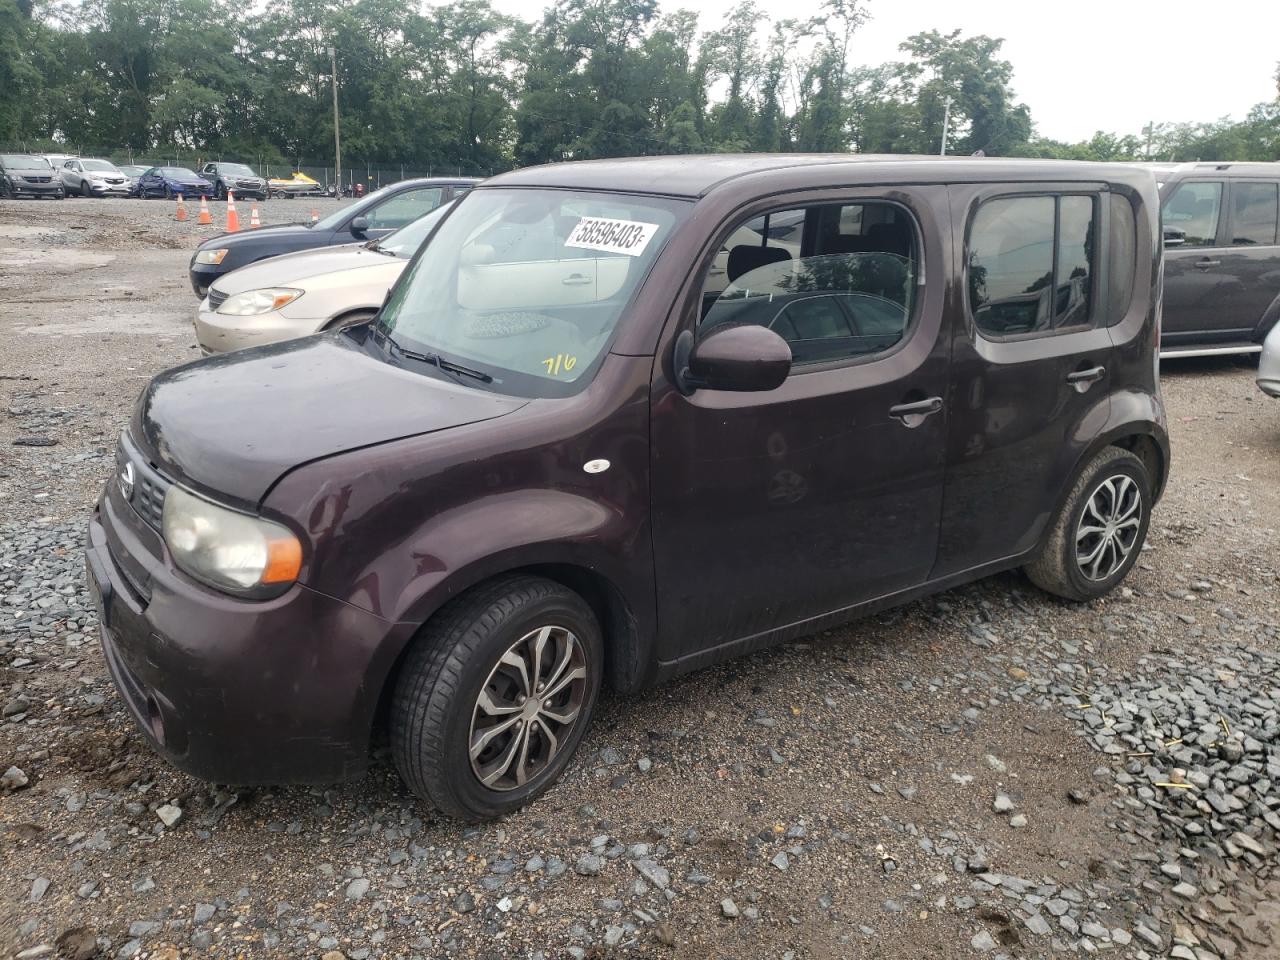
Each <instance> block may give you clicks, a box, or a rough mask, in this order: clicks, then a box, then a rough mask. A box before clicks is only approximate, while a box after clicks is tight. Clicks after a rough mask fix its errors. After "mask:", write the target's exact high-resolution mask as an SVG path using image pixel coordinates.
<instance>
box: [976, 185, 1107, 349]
mask: <svg viewBox="0 0 1280 960" xmlns="http://www.w3.org/2000/svg"><path fill="white" fill-rule="evenodd" d="M1097 245H1098V244H1097V201H1096V199H1095V198H1094V197H1093V196H1091V195H1067V196H1035V197H1001V198H998V199H995V200H989V201H988V202H986V203H984V204H983V205H982V206H981V207H980V208H979V209H978V213H977V215H976V216H975V217H974V219H973V225H972V226H971V227H970V230H969V240H968V258H969V309H970V310H971V311H972V313H973V317H974V321H975V322H976V323H977V325H978V329H980V330H981V331H982V332H983V333H986V334H989V335H992V336H1001V337H1003V336H1013V335H1018V334H1027V333H1047V332H1050V331H1052V330H1054V329H1058V328H1062V327H1077V326H1080V325H1082V324H1087V323H1089V322H1090V319H1091V317H1092V316H1093V278H1094V273H1095V272H1096V271H1095V264H1096V263H1097V257H1098V251H1097Z"/></svg>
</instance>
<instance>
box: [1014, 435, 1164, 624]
mask: <svg viewBox="0 0 1280 960" xmlns="http://www.w3.org/2000/svg"><path fill="white" fill-rule="evenodd" d="M1121 478H1128V480H1129V481H1132V484H1133V485H1134V487H1135V488H1136V496H1137V506H1136V509H1135V510H1134V513H1133V514H1129V513H1128V509H1129V507H1127V506H1126V504H1131V503H1132V501H1130V500H1128V499H1126V498H1125V497H1124V496H1123V495H1118V494H1117V493H1116V492H1115V491H1116V490H1117V489H1121V490H1124V491H1126V492H1127V491H1128V490H1129V486H1128V484H1127V483H1126V482H1125V481H1124V480H1123V479H1121ZM1107 483H1110V484H1111V488H1110V489H1111V493H1110V494H1108V493H1107V491H1106V490H1104V489H1103V486H1104V484H1107ZM1151 489H1152V483H1151V476H1150V474H1149V473H1148V472H1147V468H1146V465H1145V464H1144V463H1143V462H1142V460H1141V459H1139V458H1138V457H1137V456H1135V455H1134V454H1132V453H1130V452H1129V451H1128V450H1124V449H1122V448H1120V447H1107V448H1106V449H1104V450H1102V451H1100V452H1099V453H1098V455H1097V456H1095V457H1094V458H1093V460H1091V461H1090V462H1089V464H1088V465H1087V466H1086V467H1085V468H1084V470H1082V471H1081V473H1080V476H1079V477H1078V478H1077V479H1076V482H1075V485H1074V486H1073V487H1072V488H1071V493H1070V494H1068V495H1067V499H1066V502H1065V503H1064V504H1063V505H1062V509H1061V510H1060V511H1059V513H1058V515H1057V517H1055V518H1054V521H1053V524H1052V525H1051V526H1050V528H1049V533H1048V535H1047V537H1046V538H1045V542H1044V544H1043V545H1042V546H1041V548H1040V553H1039V554H1038V555H1037V557H1036V558H1035V559H1034V560H1033V561H1031V563H1029V564H1027V566H1026V567H1025V570H1026V573H1027V576H1028V577H1029V578H1030V579H1031V582H1032V583H1034V584H1035V585H1036V586H1038V587H1039V588H1040V589H1042V590H1045V591H1047V592H1049V593H1052V594H1056V595H1057V596H1059V597H1064V598H1066V599H1068V600H1094V599H1096V598H1098V597H1101V596H1104V595H1105V594H1107V593H1109V592H1110V591H1112V590H1114V589H1115V587H1116V586H1117V585H1118V584H1119V583H1120V581H1121V580H1123V579H1124V578H1125V576H1126V575H1127V574H1128V573H1129V570H1130V569H1131V568H1132V567H1133V565H1134V563H1135V562H1137V559H1138V556H1139V555H1140V554H1141V553H1142V545H1143V543H1145V542H1146V539H1147V527H1148V525H1149V524H1150V522H1151V505H1152V494H1151ZM1095 496H1097V497H1101V498H1102V499H1101V501H1097V500H1095V499H1094V498H1095ZM1117 497H1119V500H1120V502H1118V503H1116V506H1115V508H1114V509H1113V510H1111V511H1110V515H1111V516H1113V517H1120V518H1121V524H1122V525H1121V526H1120V527H1117V528H1116V529H1115V530H1114V533H1112V532H1111V531H1112V526H1111V524H1110V523H1108V522H1107V521H1106V519H1105V518H1103V519H1095V518H1098V517H1099V516H1100V514H1099V513H1097V512H1093V513H1091V514H1090V517H1089V521H1088V522H1087V523H1083V524H1082V518H1083V517H1084V516H1085V513H1086V510H1088V509H1089V506H1090V502H1091V501H1094V504H1095V509H1096V508H1097V505H1098V504H1099V503H1102V504H1103V509H1102V513H1107V512H1108V511H1107V509H1106V508H1105V503H1106V502H1107V501H1108V499H1110V500H1111V502H1116V500H1117ZM1131 516H1136V517H1137V521H1138V522H1137V525H1136V527H1133V526H1130V525H1129V520H1130V517H1131ZM1095 529H1096V530H1098V531H1107V532H1106V533H1103V532H1097V533H1094V532H1087V531H1090V530H1095ZM1130 533H1132V536H1133V539H1132V540H1129V539H1128V537H1129V535H1130ZM1108 536H1110V537H1111V539H1112V541H1113V544H1114V545H1113V546H1111V547H1107V546H1105V544H1103V541H1104V540H1105V539H1107V537H1108ZM1117 538H1119V539H1117ZM1126 543H1127V544H1128V548H1127V549H1124V545H1125V544H1126ZM1095 545H1097V548H1098V550H1099V551H1100V553H1099V554H1094V553H1093V549H1094V547H1095ZM1081 553H1083V554H1084V558H1083V559H1082V557H1081ZM1091 557H1098V558H1099V559H1097V561H1096V563H1094V564H1090V563H1089V558H1091ZM1116 561H1118V562H1116ZM1113 562H1114V566H1113ZM1090 566H1092V567H1093V568H1094V570H1093V572H1094V573H1095V574H1097V576H1090V575H1089V573H1088V572H1087V571H1086V569H1084V568H1085V567H1090Z"/></svg>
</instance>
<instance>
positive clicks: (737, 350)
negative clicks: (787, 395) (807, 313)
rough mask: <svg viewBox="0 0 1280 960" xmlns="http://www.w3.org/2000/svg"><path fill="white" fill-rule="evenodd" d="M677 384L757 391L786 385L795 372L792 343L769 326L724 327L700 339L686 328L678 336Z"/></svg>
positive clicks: (683, 388) (684, 387) (686, 391)
mask: <svg viewBox="0 0 1280 960" xmlns="http://www.w3.org/2000/svg"><path fill="white" fill-rule="evenodd" d="M674 361H675V375H676V386H677V387H678V388H679V390H680V392H681V393H683V394H684V395H685V396H688V395H689V394H691V393H693V391H694V390H698V389H704V390H731V391H733V392H735V393H754V392H763V391H766V390H774V389H776V388H778V387H780V386H782V384H783V382H785V381H786V379H787V375H788V374H789V373H791V347H789V346H788V345H787V341H785V340H783V339H782V337H780V336H778V335H777V334H776V333H774V332H773V331H772V330H770V329H768V328H767V327H759V326H756V325H754V324H742V325H740V326H733V327H722V328H720V329H718V330H713V331H712V332H711V333H710V334H709V335H708V336H707V337H706V339H705V340H702V341H701V342H697V341H696V340H695V339H694V335H693V331H692V330H686V331H685V332H684V333H682V334H680V336H679V338H678V339H677V340H676V348H675V355H674Z"/></svg>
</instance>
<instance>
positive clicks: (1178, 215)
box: [1162, 180, 1222, 247]
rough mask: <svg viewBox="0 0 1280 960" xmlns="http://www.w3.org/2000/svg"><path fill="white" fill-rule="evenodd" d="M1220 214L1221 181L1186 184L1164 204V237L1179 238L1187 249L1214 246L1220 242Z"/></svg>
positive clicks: (1175, 191) (1174, 192)
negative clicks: (1218, 240) (1218, 239)
mask: <svg viewBox="0 0 1280 960" xmlns="http://www.w3.org/2000/svg"><path fill="white" fill-rule="evenodd" d="M1221 211H1222V183H1221V181H1216V180H1214V181H1209V180H1206V181H1195V182H1191V183H1184V184H1182V185H1181V186H1179V187H1178V188H1177V189H1176V190H1174V191H1173V196H1171V197H1170V198H1169V200H1168V202H1167V203H1166V204H1165V205H1164V209H1163V211H1162V213H1163V218H1164V228H1165V235H1166V236H1169V235H1170V234H1172V235H1173V236H1175V237H1177V238H1179V239H1180V240H1181V241H1182V243H1181V245H1182V246H1184V247H1212V246H1213V245H1214V244H1215V243H1217V237H1218V217H1219V215H1220V213H1221Z"/></svg>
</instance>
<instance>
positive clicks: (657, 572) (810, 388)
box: [88, 155, 1169, 819]
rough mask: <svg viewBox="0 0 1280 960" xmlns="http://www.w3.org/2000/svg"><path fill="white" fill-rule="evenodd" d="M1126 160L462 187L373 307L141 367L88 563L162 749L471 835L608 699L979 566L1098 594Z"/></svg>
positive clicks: (1142, 389)
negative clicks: (367, 790)
mask: <svg viewBox="0 0 1280 960" xmlns="http://www.w3.org/2000/svg"><path fill="white" fill-rule="evenodd" d="M1158 224H1159V221H1158V199H1157V193H1156V184H1155V181H1154V180H1153V178H1152V175H1151V173H1150V172H1149V171H1146V170H1141V169H1136V168H1134V167H1132V166H1123V165H1115V166H1110V165H1095V164H1080V163H1062V162H1052V161H1005V160H992V159H955V160H943V159H936V158H907V157H871V156H796V155H788V156H701V157H665V158H649V159H642V160H616V161H601V162H594V163H574V164H560V165H554V166H546V167H535V168H532V169H527V170H521V171H519V172H516V173H512V174H507V175H504V176H501V177H497V178H494V179H492V180H489V181H487V182H485V183H484V184H481V185H479V186H477V187H476V188H475V189H474V190H472V191H471V192H470V193H469V194H468V195H467V196H466V197H465V198H464V199H462V200H461V201H460V202H459V203H458V204H457V205H456V207H455V209H453V210H452V211H451V212H450V213H449V215H448V216H447V217H446V218H444V219H443V220H442V221H441V223H440V225H439V226H438V227H437V228H436V230H435V232H434V234H433V235H432V236H431V237H430V238H429V240H428V241H427V243H426V244H425V245H424V247H423V248H422V249H421V250H420V251H419V253H418V254H417V256H416V258H415V259H414V261H413V262H412V264H411V265H410V266H409V267H408V269H407V270H406V271H405V273H404V274H403V275H402V277H401V279H400V281H399V282H398V283H397V285H396V287H395V288H394V289H393V291H392V293H391V295H390V297H389V299H388V301H387V303H386V305H385V307H384V308H383V310H382V311H381V313H380V315H379V316H378V317H377V319H376V320H375V321H373V322H371V323H369V324H367V325H365V326H360V327H355V328H351V329H348V330H344V331H342V332H340V333H333V334H326V335H322V336H315V337H309V338H306V339H302V340H295V341H292V342H287V343H282V344H276V345H273V346H268V347H262V348H256V349H252V350H246V351H242V352H239V353H232V354H227V355H224V356H219V357H213V358H210V359H206V360H200V361H197V362H194V363H190V364H187V365H185V366H181V367H178V368H176V369H173V370H170V371H167V372H166V373H163V374H161V375H160V376H158V377H157V378H156V379H155V380H154V381H153V382H152V383H151V384H150V385H149V386H148V387H147V388H146V390H145V391H144V392H143V394H142V396H141V398H140V399H139V402H138V405H137V409H136V412H135V414H134V416H133V419H132V421H131V422H130V424H129V426H128V429H127V430H126V431H125V433H124V435H123V436H122V437H121V440H120V450H119V460H118V464H117V469H116V471H115V475H114V476H113V477H112V479H111V480H110V482H108V484H107V486H106V489H105V490H104V491H103V494H102V498H101V500H100V501H99V503H98V506H97V509H96V510H95V512H94V515H93V519H92V520H91V522H90V528H89V530H90V543H89V548H88V567H89V578H90V582H91V585H92V587H93V589H94V591H95V592H96V593H97V595H98V596H99V597H100V598H101V620H102V644H103V649H104V652H105V655H106V660H107V664H108V665H109V667H110V670H111V673H112V676H113V677H114V679H115V682H116V685H117V686H118V687H119V690H120V693H121V695H122V697H123V698H124V700H125V702H126V703H127V704H128V707H129V709H130V711H131V712H132V714H133V715H134V717H135V718H136V719H137V722H138V723H139V725H140V726H141V727H142V729H143V731H145V733H146V735H147V736H148V737H149V738H150V739H151V741H152V742H153V743H154V745H155V747H156V749H157V750H159V751H160V752H161V753H163V754H164V755H165V756H166V757H168V758H169V759H170V760H171V761H172V762H173V763H174V764H175V765H177V766H179V767H181V768H182V769H184V770H187V771H190V772H191V773H193V774H195V775H197V776H200V777H205V778H208V779H211V780H217V781H222V782H229V783H283V782H325V781H333V780H337V779H340V778H346V777H352V776H355V775H358V774H359V773H360V772H361V771H362V770H363V769H364V768H365V766H366V764H367V761H368V755H369V744H370V737H371V733H372V732H373V731H374V729H375V726H376V725H378V724H386V725H387V726H388V727H389V735H390V741H391V745H392V749H393V754H394V758H395V762H396V765H397V767H398V768H399V771H400V773H401V774H402V776H403V777H404V779H405V781H406V783H407V784H408V785H409V787H410V788H411V789H412V790H413V791H414V792H415V793H416V794H418V795H419V796H420V797H422V798H423V799H425V800H427V801H429V802H430V803H431V804H433V805H434V806H435V807H436V808H438V809H439V810H440V811H443V812H444V813H447V814H451V815H454V816H457V817H464V818H473V819H474V818H484V817H494V816H498V815H501V814H503V813H506V812H508V811H511V810H513V809H515V808H517V807H519V806H521V805H522V804H525V803H527V802H528V801H529V800H530V799H531V798H533V797H535V796H537V795H538V794H539V793H540V792H542V791H543V790H545V789H547V787H549V786H550V785H551V784H552V783H553V782H554V781H555V779H556V778H557V777H558V776H559V775H560V774H561V773H562V771H563V770H564V768H565V766H566V764H567V763H568V762H569V760H570V758H571V757H572V756H573V753H574V751H575V750H576V748H577V747H578V744H579V743H580V742H581V740H582V737H583V735H584V733H585V731H586V729H587V725H588V721H589V720H590V717H591V712H592V708H593V707H594V706H595V704H596V701H597V699H598V697H599V695H600V690H601V687H602V686H603V685H608V686H609V687H611V688H613V689H614V690H617V691H631V690H635V689H637V688H639V687H641V686H644V685H646V684H651V683H654V682H657V681H660V680H662V679H664V678H668V677H671V676H673V675H675V674H678V673H681V672H683V671H687V670H691V669H694V668H696V667H700V666H702V665H704V664H709V663H712V662H714V661H717V660H721V659H723V658H726V657H730V656H734V655H737V654H741V653H746V652H748V651H751V650H756V649H759V648H761V647H763V646H765V645H767V644H771V643H776V642H778V641H781V640H785V639H787V638H790V637H795V636H798V635H802V634H807V633H811V632H814V631H817V630H820V629H822V628H824V627H827V626H830V625H832V624H834V623H837V622H841V621H844V620H848V619H851V618H853V617H856V616H859V615H862V614H866V613H869V612H872V611H875V610H879V609H882V608H884V607H887V606H890V605H893V604H899V603H902V602H904V601H907V600H910V599H911V598H913V597H918V596H920V595H922V594H926V593H931V592H934V591H938V590H943V589H946V588H948V587H951V586H954V585H956V584H959V583H963V582H965V581H969V580H974V579H976V578H978V577H983V576H986V575H988V574H991V573H994V572H996V571H1000V570H1007V569H1010V568H1014V567H1021V568H1023V569H1025V571H1026V573H1027V576H1029V577H1030V579H1031V580H1032V581H1033V582H1034V583H1036V584H1038V585H1039V586H1040V587H1042V588H1043V589H1045V590H1048V591H1049V592H1051V593H1054V594H1057V595H1059V596H1062V597H1066V598H1069V599H1071V600H1089V599H1091V598H1094V597H1099V596H1102V595H1103V594H1105V593H1107V592H1108V591H1109V590H1112V589H1113V588H1114V587H1115V586H1116V585H1117V584H1118V583H1119V582H1120V581H1121V580H1122V579H1123V578H1124V577H1125V575H1126V574H1127V573H1128V571H1129V569H1130V568H1131V567H1132V565H1133V563H1134V561H1135V559H1136V558H1137V556H1138V554H1139V552H1140V550H1141V548H1142V544H1143V539H1144V537H1145V535H1146V531H1147V524H1148V522H1149V520H1150V516H1151V510H1152V508H1153V506H1154V505H1155V502H1156V500H1157V498H1158V497H1159V496H1160V493H1161V490H1162V488H1163V487H1164V484H1165V478H1166V476H1167V474H1168V469H1169V447H1168V440H1167V435H1166V431H1165V416H1164V411H1163V408H1162V405H1161V400H1160V393H1159V385H1158V382H1157V368H1156V344H1157V341H1158V338H1159V322H1160V283H1161V273H1160V254H1161V237H1160V232H1159V225H1158Z"/></svg>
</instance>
